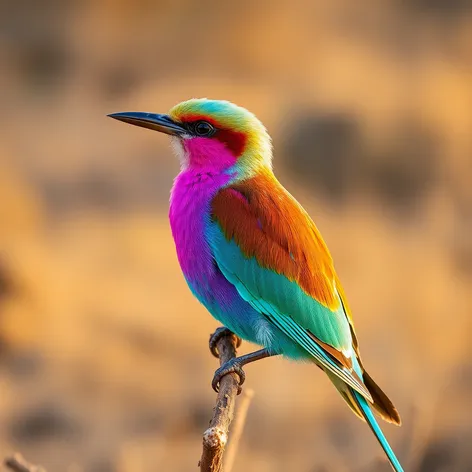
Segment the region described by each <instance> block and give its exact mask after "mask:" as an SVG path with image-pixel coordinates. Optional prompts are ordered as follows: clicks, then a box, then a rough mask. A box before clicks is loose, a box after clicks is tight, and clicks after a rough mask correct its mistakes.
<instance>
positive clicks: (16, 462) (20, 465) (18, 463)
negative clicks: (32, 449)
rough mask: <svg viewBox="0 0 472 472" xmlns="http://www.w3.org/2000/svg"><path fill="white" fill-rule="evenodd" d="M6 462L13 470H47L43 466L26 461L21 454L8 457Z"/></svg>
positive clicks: (6, 465) (39, 471) (41, 471)
mask: <svg viewBox="0 0 472 472" xmlns="http://www.w3.org/2000/svg"><path fill="white" fill-rule="evenodd" d="M4 463H5V467H7V468H8V469H10V470H12V471H13V472H46V470H45V469H43V468H42V467H40V466H38V465H33V464H30V463H28V462H26V460H25V459H24V458H23V456H22V455H21V454H15V455H14V456H11V457H7V458H6V459H5V462H4Z"/></svg>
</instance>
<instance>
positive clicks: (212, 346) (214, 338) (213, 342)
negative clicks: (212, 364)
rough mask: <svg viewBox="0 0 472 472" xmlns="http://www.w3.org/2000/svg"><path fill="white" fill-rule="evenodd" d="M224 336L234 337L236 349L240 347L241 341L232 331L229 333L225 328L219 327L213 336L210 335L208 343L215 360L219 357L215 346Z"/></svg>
mask: <svg viewBox="0 0 472 472" xmlns="http://www.w3.org/2000/svg"><path fill="white" fill-rule="evenodd" d="M224 336H234V337H235V338H236V347H237V348H238V347H239V346H241V342H242V340H241V338H240V337H239V336H236V335H235V334H234V333H233V332H232V331H230V330H229V329H228V328H226V327H225V326H220V327H219V328H217V329H216V331H215V332H214V333H213V334H211V335H210V342H209V346H210V351H211V353H212V354H213V355H214V356H215V357H216V358H219V357H220V356H219V355H218V348H217V347H216V345H217V344H218V341H219V340H220V339H221V338H222V337H224Z"/></svg>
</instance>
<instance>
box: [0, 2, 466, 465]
mask: <svg viewBox="0 0 472 472" xmlns="http://www.w3.org/2000/svg"><path fill="white" fill-rule="evenodd" d="M0 70H1V73H0V103H1V109H2V110H1V113H0V222H1V227H0V228H1V230H0V418H1V420H0V451H2V454H3V455H6V454H7V453H9V452H10V451H14V450H19V451H21V452H22V453H23V454H24V455H25V456H26V457H27V458H28V459H29V460H31V461H33V462H36V463H40V464H42V465H44V466H45V467H46V468H47V470H48V472H64V471H66V472H80V471H87V472H129V471H133V472H139V471H150V470H163V471H176V472H180V471H189V470H197V462H198V459H199V457H200V452H201V434H202V432H203V430H204V429H205V428H206V427H207V424H208V421H209V419H210V417H211V413H212V407H213V406H214V399H215V394H214V392H213V391H212V390H211V387H210V381H211V378H212V375H213V371H214V369H215V368H216V366H217V365H216V364H217V363H216V360H215V359H214V358H212V357H211V355H210V353H209V351H208V348H207V341H208V336H209V334H210V333H211V332H212V331H213V330H214V329H215V328H216V326H217V323H216V321H214V320H213V319H212V318H211V317H210V315H209V314H208V313H206V311H205V310H204V309H203V307H201V306H200V305H199V304H198V303H197V302H196V301H195V300H194V299H193V297H192V296H191V294H190V292H189V290H188V289H187V287H186V285H185V282H184V279H183V277H182V275H181V273H180V269H179V267H178V264H177V259H176V256H175V253H174V246H173V241H172V239H171V234H170V230H169V225H168V222H167V204H168V195H169V189H170V187H171V184H172V179H173V177H174V176H175V175H176V173H177V172H178V163H177V161H176V159H174V158H173V156H172V154H171V150H170V146H169V143H168V140H167V139H165V137H163V136H162V135H159V134H158V133H152V132H150V131H145V130H142V129H138V128H133V127H131V126H125V125H124V124H121V123H117V122H116V121H113V120H111V119H109V118H107V117H106V116H105V115H106V114H107V113H111V112H116V111H125V110H136V111H154V112H166V111H167V110H168V109H169V108H170V107H171V106H173V105H174V104H175V103H177V102H179V101H181V100H184V99H188V98H191V97H209V98H225V99H229V100H231V101H234V102H236V103H238V104H240V105H242V106H245V107H247V108H248V109H250V110H251V111H253V112H254V113H256V114H257V115H258V116H259V117H260V118H261V120H262V121H263V122H264V123H265V124H266V126H267V127H268V129H269V131H270V133H271V134H272V136H273V138H274V144H275V149H276V151H275V169H276V172H277V174H278V176H279V177H280V179H281V180H282V182H283V183H284V184H285V185H286V186H287V188H288V189H289V190H290V191H291V192H292V193H293V194H295V195H296V196H297V198H298V199H299V200H300V201H301V202H302V204H303V205H304V206H305V207H306V208H307V209H308V210H309V212H310V214H311V215H312V216H313V218H314V220H315V221H316V223H317V225H318V227H319V228H320V230H321V231H322V233H323V235H324V237H325V239H326V241H327V243H328V245H329V247H330V249H331V251H332V253H333V256H334V258H335V262H336V266H337V270H338V272H339V274H340V277H341V280H342V281H343V283H344V285H345V289H346V292H347V294H348V297H349V299H350V302H351V305H352V308H353V311H354V315H355V319H356V326H357V331H358V334H359V338H360V341H361V346H362V354H363V358H364V362H365V364H366V365H367V366H368V368H369V371H370V373H371V374H372V375H373V376H374V378H375V379H376V380H377V381H378V382H379V384H380V385H381V386H382V387H383V388H384V389H385V390H386V392H387V393H388V394H389V395H390V396H391V397H392V399H393V400H394V402H395V403H396V405H397V407H398V408H399V410H400V412H401V413H402V416H403V422H404V425H403V427H402V428H400V429H398V428H395V427H393V426H389V425H386V424H385V426H384V431H385V433H386V435H387V437H388V438H389V439H390V441H391V444H392V446H393V447H394V449H395V450H396V451H397V452H398V455H399V457H400V459H401V460H402V462H403V463H404V466H405V469H406V470H408V471H415V472H440V471H448V472H449V471H458V472H459V471H460V472H465V471H471V470H472V451H471V449H470V444H471V443H472V408H471V398H472V364H471V361H470V337H471V334H472V321H471V320H472V318H471V309H472V291H471V282H472V185H471V178H472V133H471V131H472V2H471V1H470V0H409V1H402V0H358V1H356V2H352V1H351V0H330V1H323V0H317V1H308V0H305V1H304V0H291V1H290V2H285V1H270V2H269V1H259V2H254V1H250V0H238V1H233V2H214V1H209V0H200V1H198V2H194V1H190V0H188V1H184V0H180V1H176V0H172V1H170V0H168V1H167V0H166V1H155V0H154V1H151V0H93V1H92V0H90V1H79V0H69V1H64V0H41V1H38V0H30V1H26V0H0ZM253 347H254V346H250V345H248V344H245V345H244V346H243V348H242V351H241V352H248V351H250V350H251V349H253ZM246 372H247V375H248V380H247V386H248V387H251V388H253V389H254V390H255V392H256V395H255V397H254V399H253V402H252V405H251V409H250V411H249V415H248V420H247V424H246V430H245V433H244V436H243V439H242V443H241V445H240V449H239V456H238V459H237V462H236V465H235V469H234V470H235V471H247V472H252V471H257V472H266V471H267V472H278V471H280V472H282V471H287V470H290V471H309V472H331V471H333V472H343V471H357V472H376V471H388V470H390V469H389V468H388V465H386V463H385V462H384V461H383V459H381V458H382V453H381V451H380V448H379V447H378V445H377V443H376V442H375V440H374V438H373V436H372V435H371V433H370V431H369V430H368V428H367V427H366V426H365V425H363V424H362V423H361V422H360V421H358V420H357V419H356V418H355V417H354V416H353V415H352V414H351V412H350V411H349V410H348V408H346V407H345V406H344V405H343V402H342V400H341V398H340V397H339V396H338V395H336V394H335V391H334V389H333V388H332V386H331V385H330V384H329V381H328V379H327V378H326V377H325V376H323V375H322V374H321V373H320V372H319V370H318V369H314V368H313V367H312V366H309V365H293V364H290V363H289V362H287V361H284V360H281V359H270V360H266V361H262V362H261V363H260V364H255V365H251V366H249V367H248V368H247V370H246Z"/></svg>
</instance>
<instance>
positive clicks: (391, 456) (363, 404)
mask: <svg viewBox="0 0 472 472" xmlns="http://www.w3.org/2000/svg"><path fill="white" fill-rule="evenodd" d="M348 388H349V390H350V391H351V392H350V393H351V394H352V400H353V401H354V403H355V404H356V406H357V407H358V409H359V411H360V413H361V415H362V416H363V417H364V419H365V420H366V422H367V424H368V425H369V426H370V429H371V430H372V432H373V433H374V435H375V437H376V438H377V441H378V442H379V443H380V445H381V446H382V449H383V450H384V451H385V454H386V455H387V457H388V460H389V461H390V464H391V466H392V468H393V470H394V471H395V472H403V467H402V466H401V464H400V462H399V461H398V459H397V457H396V456H395V453H394V452H393V450H392V448H391V447H390V444H389V443H388V441H387V439H386V438H385V436H384V434H383V433H382V430H381V429H380V426H379V424H378V423H377V420H376V419H375V417H374V414H373V413H372V410H371V409H370V406H369V403H368V402H367V400H366V399H365V398H364V397H363V396H362V395H361V394H360V393H358V392H356V391H354V389H352V388H351V387H348Z"/></svg>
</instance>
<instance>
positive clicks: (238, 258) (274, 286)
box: [208, 223, 372, 400]
mask: <svg viewBox="0 0 472 472" xmlns="http://www.w3.org/2000/svg"><path fill="white" fill-rule="evenodd" d="M208 236H209V238H208V240H209V242H210V245H211V247H212V252H213V256H214V258H215V261H216V263H217V265H218V267H219V269H220V270H221V271H222V273H223V274H224V276H225V277H226V278H227V279H228V280H229V281H230V282H231V283H232V284H233V285H234V286H235V287H236V289H237V290H238V292H239V294H240V295H241V297H243V298H244V299H245V300H246V301H247V302H249V303H250V304H251V305H252V306H253V307H254V308H255V309H256V310H257V311H259V312H260V313H261V314H263V315H264V316H266V317H267V319H268V320H269V321H270V322H271V323H272V324H273V325H275V326H276V327H277V328H279V330H280V331H281V333H284V335H285V336H287V337H288V338H289V339H290V340H291V341H292V342H295V343H296V344H298V345H299V346H300V347H302V348H303V350H304V351H305V352H306V353H308V354H309V355H311V356H312V357H313V358H314V360H315V361H316V362H317V363H318V364H319V365H320V366H321V367H323V368H324V369H327V370H329V371H331V372H333V373H334V374H335V375H337V376H338V377H339V378H340V379H342V380H344V381H345V382H346V383H347V384H348V385H350V386H351V387H352V388H353V389H355V390H356V391H358V392H360V393H361V394H362V395H364V396H365V397H366V398H367V399H369V400H372V397H371V395H370V393H369V391H368V390H367V388H366V387H365V386H364V385H363V384H362V383H361V382H360V381H359V380H358V379H357V378H356V377H355V376H354V375H353V374H352V373H351V372H350V371H349V370H348V369H346V368H344V367H342V366H340V365H339V363H337V362H336V361H334V360H333V359H332V357H331V356H330V355H329V354H328V353H327V352H326V351H325V350H324V349H323V348H322V347H321V346H320V345H319V344H318V343H317V342H316V341H315V340H313V338H312V337H311V336H310V334H309V333H308V331H309V332H310V333H312V334H313V335H314V336H316V338H318V339H319V340H320V341H322V342H323V343H326V344H329V345H330V346H332V347H334V348H336V349H338V350H340V351H341V350H345V351H349V350H351V345H352V337H351V331H350V326H349V322H348V320H347V318H346V315H345V313H344V311H343V309H342V304H341V303H340V308H339V309H338V310H336V311H332V310H330V309H329V308H327V307H325V306H323V305H322V304H321V303H319V302H318V301H317V300H315V299H314V298H312V297H311V296H310V295H308V294H306V293H305V292H304V291H303V290H302V289H301V288H300V287H299V285H298V284H297V283H296V282H294V281H290V280H289V279H287V278H286V277H285V276H284V275H281V274H277V273H276V272H274V271H272V270H269V269H266V268H263V267H261V266H260V265H259V264H258V262H257V260H256V259H255V258H247V257H245V256H244V254H243V253H242V252H241V250H240V248H239V246H238V245H237V244H236V243H235V242H234V240H231V241H228V240H227V239H226V238H225V237H224V235H223V233H222V231H221V229H220V228H219V226H218V225H217V224H216V223H212V224H211V225H210V228H209V231H208ZM285 336H284V337H285ZM278 344H279V345H281V346H282V350H283V352H282V354H286V355H288V356H289V357H290V353H291V350H290V349H289V346H287V350H286V351H284V346H286V344H284V343H280V342H279V343H278ZM307 357H308V356H307ZM361 378H362V377H361Z"/></svg>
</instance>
